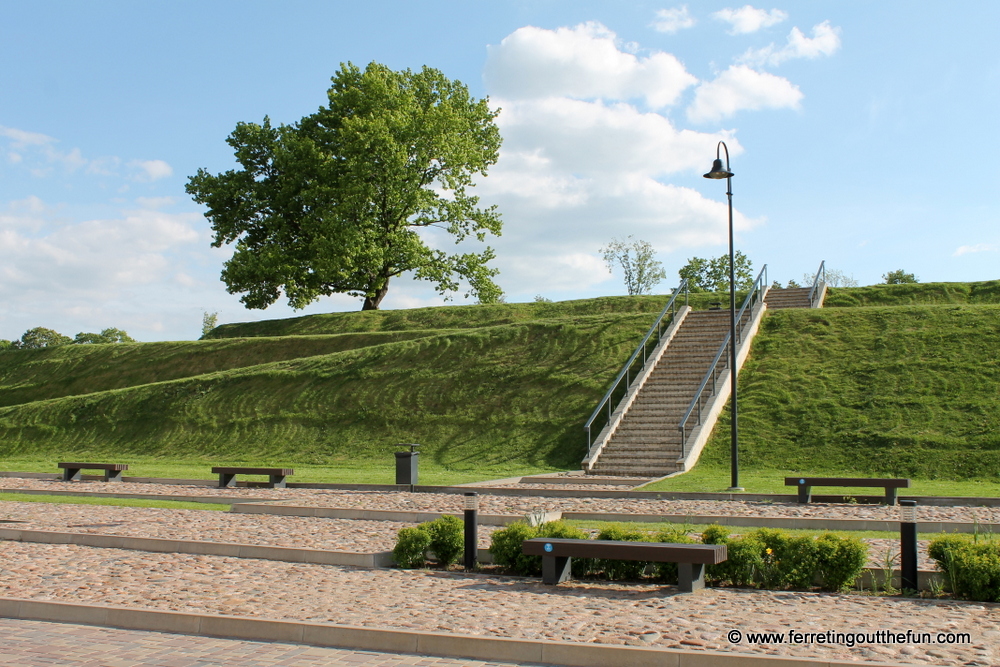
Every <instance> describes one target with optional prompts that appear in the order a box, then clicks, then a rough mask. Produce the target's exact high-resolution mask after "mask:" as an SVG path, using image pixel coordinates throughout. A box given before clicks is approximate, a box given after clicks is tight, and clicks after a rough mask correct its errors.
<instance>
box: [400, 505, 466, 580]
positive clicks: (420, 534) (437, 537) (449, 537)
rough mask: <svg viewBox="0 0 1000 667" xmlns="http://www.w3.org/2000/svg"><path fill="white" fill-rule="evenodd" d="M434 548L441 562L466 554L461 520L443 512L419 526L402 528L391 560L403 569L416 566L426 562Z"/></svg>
mask: <svg viewBox="0 0 1000 667" xmlns="http://www.w3.org/2000/svg"><path fill="white" fill-rule="evenodd" d="M428 550H430V551H433V552H434V556H435V557H436V558H437V561H438V562H439V563H441V564H442V565H446V566H447V565H451V564H452V563H455V562H457V561H458V559H459V558H460V557H461V556H462V555H463V554H464V553H465V534H464V531H463V523H462V520H461V519H459V518H458V517H456V516H452V515H450V514H444V515H442V516H439V517H438V518H436V519H434V520H433V521H426V522H424V523H422V524H420V525H418V526H416V527H409V528H403V529H401V530H400V531H399V533H398V534H397V535H396V546H395V548H393V550H392V559H393V560H394V561H396V565H398V566H399V567H402V568H407V569H413V568H419V567H423V566H424V565H426V564H427V551H428Z"/></svg>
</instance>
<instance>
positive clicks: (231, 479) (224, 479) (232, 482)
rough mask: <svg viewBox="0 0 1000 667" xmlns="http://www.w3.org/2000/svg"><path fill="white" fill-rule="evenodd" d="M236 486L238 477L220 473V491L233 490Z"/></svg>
mask: <svg viewBox="0 0 1000 667" xmlns="http://www.w3.org/2000/svg"><path fill="white" fill-rule="evenodd" d="M234 486H236V475H233V474H230V473H227V472H220V473H219V488H220V489H231V488H233V487H234Z"/></svg>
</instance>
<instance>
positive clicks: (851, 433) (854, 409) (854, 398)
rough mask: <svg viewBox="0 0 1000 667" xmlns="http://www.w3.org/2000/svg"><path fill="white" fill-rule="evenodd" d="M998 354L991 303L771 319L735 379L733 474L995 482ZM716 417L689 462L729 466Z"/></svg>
mask: <svg viewBox="0 0 1000 667" xmlns="http://www.w3.org/2000/svg"><path fill="white" fill-rule="evenodd" d="M980 284H982V283H980ZM899 287H903V286H899ZM864 289H866V288H862V290H864ZM867 289H870V288H867ZM928 291H931V290H928ZM939 293H945V292H943V291H942V292H939ZM950 293H952V294H954V293H965V294H973V293H974V292H973V291H972V290H968V291H965V290H954V291H950ZM862 294H864V291H862ZM998 350H1000V306H995V305H978V306H969V305H966V306H898V307H894V308H888V307H867V308H830V309H823V310H785V311H776V312H773V313H770V314H769V315H768V316H767V317H766V318H765V320H764V322H763V325H762V327H761V331H760V333H759V334H758V336H757V338H756V339H755V341H754V344H753V348H752V351H751V355H750V358H749V359H748V361H747V363H746V365H745V366H744V369H743V371H742V372H741V374H740V392H741V393H740V447H741V467H742V468H743V469H745V470H748V471H754V470H767V469H775V470H783V471H794V472H798V473H802V474H816V473H819V472H823V473H845V474H868V475H888V476H904V477H915V478H922V479H981V480H993V481H996V480H998V479H1000V355H998V352H997V351H998ZM723 415H724V417H723V418H722V419H720V423H719V425H718V427H717V429H716V431H715V433H714V434H713V437H712V440H711V441H710V443H709V445H708V446H707V447H706V449H705V452H704V454H703V456H702V461H701V463H700V464H699V465H700V466H704V467H707V468H711V467H718V468H725V469H728V466H729V421H728V410H727V411H724V412H723Z"/></svg>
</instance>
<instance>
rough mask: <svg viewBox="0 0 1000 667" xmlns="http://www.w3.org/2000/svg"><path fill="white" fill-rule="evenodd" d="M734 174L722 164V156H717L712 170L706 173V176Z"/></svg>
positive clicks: (730, 176) (718, 177) (730, 175)
mask: <svg viewBox="0 0 1000 667" xmlns="http://www.w3.org/2000/svg"><path fill="white" fill-rule="evenodd" d="M732 176H733V172H731V171H729V169H726V168H724V167H723V166H722V160H721V159H720V158H715V160H714V161H712V171H710V172H708V173H707V174H705V178H715V179H721V178H732Z"/></svg>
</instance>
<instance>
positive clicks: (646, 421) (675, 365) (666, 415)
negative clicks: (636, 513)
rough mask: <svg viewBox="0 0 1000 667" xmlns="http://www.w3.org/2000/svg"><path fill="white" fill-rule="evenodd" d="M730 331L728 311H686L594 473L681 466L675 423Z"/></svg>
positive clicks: (663, 471) (655, 473)
mask: <svg viewBox="0 0 1000 667" xmlns="http://www.w3.org/2000/svg"><path fill="white" fill-rule="evenodd" d="M806 291H807V292H808V290H806ZM728 332H729V311H728V310H707V311H706V310H703V311H692V312H690V313H688V314H687V316H686V317H685V318H684V320H683V322H682V323H681V325H680V327H679V328H678V329H677V332H676V333H675V334H674V337H673V339H672V340H671V341H670V343H669V345H668V346H667V348H666V350H664V352H663V355H662V356H661V357H660V360H659V362H658V363H657V364H656V367H655V368H654V369H653V370H652V372H651V373H650V375H649V377H648V379H647V380H646V383H645V385H644V386H643V387H642V390H641V391H640V392H639V394H638V396H637V397H636V398H635V400H634V401H633V403H632V405H631V407H630V408H629V409H628V411H627V412H626V413H625V416H624V417H623V418H622V420H621V422H620V423H619V424H618V427H617V429H615V431H614V433H613V434H612V435H611V437H610V439H609V440H608V442H607V444H605V445H604V448H603V449H602V450H601V453H600V456H599V457H598V460H597V462H596V463H595V464H594V465H593V467H592V468H591V469H590V470H589V471H588V472H589V473H590V474H594V475H620V476H633V477H662V476H664V475H668V474H670V473H672V472H676V471H678V470H680V469H681V466H680V463H679V461H678V459H679V458H680V456H681V439H680V432H679V431H678V429H677V426H678V424H680V421H681V418H682V417H683V416H684V412H685V411H686V410H687V408H688V405H689V404H690V403H691V399H692V398H693V397H694V393H695V391H696V390H697V388H698V385H699V384H701V380H702V378H703V377H704V376H705V373H706V372H707V371H708V369H709V366H710V365H711V363H712V359H713V358H714V357H715V353H716V352H717V351H718V349H719V346H720V345H722V341H723V340H724V339H725V337H726V334H727V333H728ZM706 391H710V389H708V390H706Z"/></svg>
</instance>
